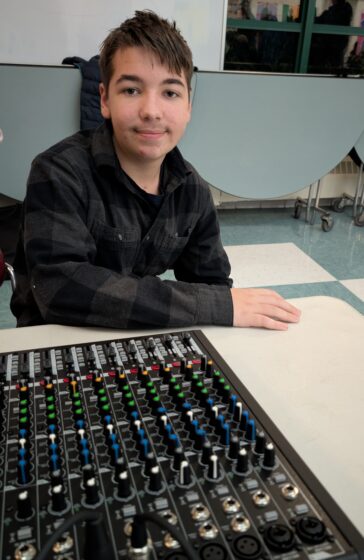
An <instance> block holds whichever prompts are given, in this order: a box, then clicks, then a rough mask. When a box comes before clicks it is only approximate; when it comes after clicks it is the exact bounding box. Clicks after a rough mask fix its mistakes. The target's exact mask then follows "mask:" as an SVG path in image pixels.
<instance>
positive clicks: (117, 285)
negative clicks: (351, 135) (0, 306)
mask: <svg viewBox="0 0 364 560" xmlns="http://www.w3.org/2000/svg"><path fill="white" fill-rule="evenodd" d="M162 192H163V200H162V204H161V206H160V208H159V209H156V208H155V207H154V206H153V205H152V204H151V203H150V202H149V201H148V200H146V199H145V196H143V193H142V192H141V190H140V189H139V188H138V187H137V186H136V185H135V184H134V183H133V181H132V180H131V179H130V178H129V177H128V176H127V175H126V174H125V173H124V172H123V171H122V169H121V167H120V165H119V162H118V160H117V157H116V155H115V151H114V147H113V142H112V132H111V130H110V127H109V125H108V124H106V125H102V126H101V127H99V128H98V129H96V130H94V131H82V132H79V133H77V134H75V135H73V136H71V137H70V138H67V139H65V140H63V141H62V142H60V143H59V144H57V145H55V146H53V147H52V148H50V149H49V150H47V151H46V152H44V153H43V154H41V155H39V156H38V157H37V158H36V159H35V160H34V162H33V164H32V169H31V173H30V176H29V180H28V189H27V196H26V199H25V202H24V216H23V223H22V228H21V232H20V239H19V244H18V248H17V255H16V259H15V268H16V272H17V278H18V288H17V290H16V292H15V294H14V296H13V299H12V310H13V313H14V314H15V315H16V317H17V318H18V326H26V325H34V324H40V323H61V324H68V325H97V326H105V327H115V328H137V327H152V326H158V327H177V326H184V325H194V324H215V325H231V324H232V317H233V310H232V301H231V295H230V290H229V288H230V287H231V285H232V281H231V280H230V279H229V274H230V265H229V261H228V258H227V256H226V253H225V251H224V249H223V247H222V244H221V240H220V232H219V225H218V221H217V215H216V210H215V208H214V205H213V201H212V198H211V194H210V190H209V187H208V185H207V183H206V182H205V181H204V180H203V179H202V178H201V177H200V176H199V175H198V173H197V172H196V171H195V170H194V168H193V167H192V166H191V165H190V164H189V163H188V162H186V161H185V160H184V159H183V158H182V156H181V154H180V152H179V151H178V149H177V148H176V149H174V150H173V151H172V152H170V153H169V154H168V155H167V157H166V159H165V163H164V173H163V185H162ZM167 269H173V270H174V273H175V277H176V279H177V281H168V280H163V281H162V280H161V279H160V278H159V277H158V276H159V275H160V274H162V273H163V272H164V271H166V270H167Z"/></svg>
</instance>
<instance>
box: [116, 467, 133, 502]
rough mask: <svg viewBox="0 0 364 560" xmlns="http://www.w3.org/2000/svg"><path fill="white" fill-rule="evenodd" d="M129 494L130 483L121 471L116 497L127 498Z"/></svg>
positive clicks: (125, 473) (126, 475)
mask: <svg viewBox="0 0 364 560" xmlns="http://www.w3.org/2000/svg"><path fill="white" fill-rule="evenodd" d="M130 494H131V490H130V481H129V476H128V472H127V471H123V472H121V473H120V474H119V477H118V497H119V498H128V497H129V496H130Z"/></svg>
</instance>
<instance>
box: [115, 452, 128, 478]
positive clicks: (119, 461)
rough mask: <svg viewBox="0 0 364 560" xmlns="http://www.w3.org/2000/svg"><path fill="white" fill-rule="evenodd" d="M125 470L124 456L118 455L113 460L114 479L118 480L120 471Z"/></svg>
mask: <svg viewBox="0 0 364 560" xmlns="http://www.w3.org/2000/svg"><path fill="white" fill-rule="evenodd" d="M125 470H126V463H125V459H124V457H119V458H118V459H117V460H116V461H115V479H116V480H118V476H119V474H120V473H122V472H124V471H125Z"/></svg>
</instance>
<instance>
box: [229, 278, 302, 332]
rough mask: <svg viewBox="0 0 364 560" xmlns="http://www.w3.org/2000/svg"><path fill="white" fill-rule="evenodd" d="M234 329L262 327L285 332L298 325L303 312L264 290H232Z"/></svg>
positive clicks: (271, 291)
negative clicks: (289, 326) (291, 326)
mask: <svg viewBox="0 0 364 560" xmlns="http://www.w3.org/2000/svg"><path fill="white" fill-rule="evenodd" d="M231 297H232V299H233V307H234V319H233V325H234V327H262V328H265V329H274V330H277V331H285V330H287V329H288V324H287V323H298V321H299V320H300V315H301V311H300V310H299V309H297V308H296V307H294V306H293V305H291V304H290V303H288V301H286V300H285V299H284V298H283V297H282V296H280V295H279V294H277V293H276V292H274V291H273V290H268V289H264V288H231Z"/></svg>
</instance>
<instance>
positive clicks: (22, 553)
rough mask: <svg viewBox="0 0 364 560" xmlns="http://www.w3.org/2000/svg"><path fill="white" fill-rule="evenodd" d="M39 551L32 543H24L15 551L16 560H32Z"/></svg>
mask: <svg viewBox="0 0 364 560" xmlns="http://www.w3.org/2000/svg"><path fill="white" fill-rule="evenodd" d="M36 554H37V549H36V548H35V547H34V546H33V545H32V544H31V543H23V544H21V545H20V546H18V547H17V548H16V549H15V554H14V560H32V559H33V558H35V556H36Z"/></svg>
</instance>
